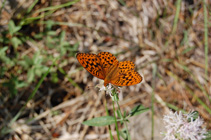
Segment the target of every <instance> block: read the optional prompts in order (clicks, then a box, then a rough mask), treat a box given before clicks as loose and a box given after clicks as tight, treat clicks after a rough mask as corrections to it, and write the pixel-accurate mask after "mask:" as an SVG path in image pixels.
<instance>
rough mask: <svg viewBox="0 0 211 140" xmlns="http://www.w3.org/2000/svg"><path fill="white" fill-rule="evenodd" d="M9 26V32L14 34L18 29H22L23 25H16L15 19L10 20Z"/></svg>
mask: <svg viewBox="0 0 211 140" xmlns="http://www.w3.org/2000/svg"><path fill="white" fill-rule="evenodd" d="M8 26H9V33H10V34H11V35H13V34H14V33H16V32H17V31H19V30H20V29H21V26H15V23H14V21H13V20H10V21H9V24H8Z"/></svg>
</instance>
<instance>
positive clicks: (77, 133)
mask: <svg viewBox="0 0 211 140" xmlns="http://www.w3.org/2000/svg"><path fill="white" fill-rule="evenodd" d="M65 2H66V1H64V0H62V1H56V0H53V1H52V3H51V5H52V6H54V5H61V3H65ZM192 2H193V3H192ZM210 4H211V2H210V1H208V3H207V8H208V23H209V24H208V29H209V30H210V22H209V21H210V18H211V17H210V12H211V11H210ZM49 5H50V3H49V2H48V1H45V0H42V1H41V2H40V3H39V4H37V5H36V6H35V8H34V9H33V10H38V9H41V8H44V7H48V6H49ZM175 5H176V3H175V2H174V1H173V0H170V1H165V0H149V1H143V0H139V1H138V0H130V1H126V5H125V6H123V5H121V4H120V3H119V2H118V1H115V0H106V1H105V0H97V1H95V0H82V1H80V2H77V3H76V4H74V5H72V6H69V7H66V8H61V9H58V10H56V11H55V12H53V14H52V15H50V16H46V17H45V18H42V19H41V20H40V21H39V22H40V23H39V24H31V25H30V29H31V30H29V29H28V28H29V27H26V30H25V31H24V32H25V33H26V34H28V35H29V36H31V37H33V35H34V34H36V33H38V32H43V30H44V28H45V26H46V25H45V24H42V21H46V20H53V21H55V22H60V24H58V25H54V26H53V29H52V30H54V31H56V32H57V33H58V34H59V33H60V32H61V31H66V34H65V40H66V41H68V42H69V43H70V44H75V43H77V42H79V47H78V51H79V52H91V53H95V54H97V53H98V52H101V51H109V52H111V53H113V54H114V55H116V57H117V59H118V60H119V61H125V60H130V61H133V62H134V63H135V64H136V69H137V71H138V72H139V73H140V74H141V75H142V76H143V77H144V81H143V82H142V83H141V84H138V85H135V86H130V87H123V88H122V90H123V93H122V94H121V95H119V97H120V105H121V109H122V110H126V111H128V112H129V111H130V110H131V108H133V107H134V106H135V105H137V104H143V105H144V106H146V107H151V94H152V92H153V90H154V93H155V99H156V102H155V129H154V130H155V138H154V139H155V140H158V139H161V138H162V136H161V135H160V131H162V128H161V126H163V124H162V121H161V119H162V115H164V114H166V113H168V112H169V110H170V109H175V108H178V109H183V110H185V111H191V110H196V111H198V112H199V114H200V116H201V117H202V118H204V120H205V125H206V127H207V128H208V129H210V128H211V123H210V122H211V114H210V113H209V112H208V110H206V109H205V107H203V105H202V104H200V102H199V100H198V99H200V100H201V101H202V102H203V103H204V104H205V105H206V106H208V108H209V109H211V101H210V100H209V98H208V97H206V94H207V95H209V97H210V96H211V80H210V79H211V74H210V73H211V68H210V67H208V77H206V75H205V67H206V66H205V56H204V40H203V39H204V20H203V19H204V16H203V6H202V2H201V1H197V0H194V1H191V0H189V1H182V3H181V10H180V13H179V17H178V23H177V28H176V31H175V32H174V33H172V28H173V22H174V18H175V13H176V6H175ZM19 6H20V7H21V8H25V7H24V3H20V5H19ZM17 9H18V8H11V5H10V4H6V6H5V8H4V9H3V10H2V15H1V20H0V24H1V25H3V26H2V27H3V28H2V29H1V30H4V29H6V28H7V24H8V21H9V19H10V18H13V17H16V16H17V13H16V10H17ZM20 11H21V10H20ZM10 12H11V13H12V14H11V13H10ZM40 14H42V13H40ZM32 16H33V17H36V16H38V15H36V14H34V15H32ZM210 45H211V35H210V33H209V32H208V46H210ZM55 47H56V46H55ZM37 50H45V51H46V52H47V53H46V54H45V55H44V54H43V57H44V58H45V57H47V56H57V55H58V52H57V51H56V50H55V49H54V48H51V49H49V48H48V47H47V46H46V44H45V42H44V41H43V40H39V41H37V42H31V41H30V40H29V41H27V42H26V43H25V44H23V45H22V46H20V47H19V48H18V50H17V51H18V52H19V54H20V55H27V56H29V57H32V56H33V55H34V53H35V52H36V51H37ZM210 50H211V49H210V48H209V52H208V62H209V66H211V52H210ZM9 53H10V52H8V54H9ZM51 64H52V62H49V61H47V62H46V63H45V65H46V66H50V65H51ZM80 67H81V66H80V65H79V63H78V62H77V59H76V58H75V57H74V56H71V57H69V56H68V55H65V56H63V57H62V58H60V59H59V60H58V61H57V68H54V69H53V70H55V72H56V73H58V77H59V80H58V82H57V83H53V82H51V77H50V76H48V77H46V79H45V80H44V82H43V83H42V85H41V87H40V88H39V90H38V91H37V93H36V96H35V97H34V98H33V99H32V100H31V101H30V102H28V103H27V105H26V108H25V110H24V112H23V113H22V115H21V116H20V117H19V119H18V120H17V121H15V123H13V125H12V129H13V130H14V132H12V133H9V134H7V135H6V136H4V137H5V138H4V139H16V140H18V139H22V140H23V139H26V140H30V139H42V140H44V139H58V140H64V139H71V140H74V139H77V140H78V139H80V140H83V139H85V140H95V139H100V140H103V139H109V133H108V128H107V127H88V126H85V125H83V124H82V122H83V121H85V120H87V119H91V118H93V117H99V116H103V115H106V112H105V108H104V100H105V99H106V100H107V102H108V106H109V110H111V113H112V106H111V105H112V104H111V99H110V97H109V96H107V95H105V94H104V93H101V92H99V91H98V89H97V88H95V85H97V84H98V83H99V81H100V80H99V79H97V78H95V77H93V76H92V75H90V74H89V73H88V72H87V71H86V70H85V69H82V68H80ZM153 67H155V69H156V71H157V74H156V77H155V78H153V74H152V71H153ZM18 68H19V66H18V65H17V66H14V67H13V68H11V69H10V70H9V71H8V72H7V73H6V75H7V76H8V75H10V73H14V72H15V71H16V70H17V69H18ZM58 68H62V69H63V70H64V71H65V72H66V73H67V75H66V76H64V75H63V74H62V73H61V72H60V71H59V70H58ZM7 76H6V78H9V77H10V76H8V77H7ZM19 76H20V79H21V80H27V75H26V73H24V72H22V73H21V74H20V75H19ZM6 78H3V79H2V80H1V83H2V82H3V80H5V79H6ZM38 80H39V79H38V78H37V80H35V81H34V82H32V83H31V84H30V86H29V87H26V88H21V89H19V90H18V95H17V97H16V98H15V99H10V98H9V97H4V99H3V100H1V101H4V102H2V103H1V104H0V108H1V111H0V124H1V127H3V126H6V125H7V124H8V123H9V121H10V120H11V119H12V118H13V117H14V116H15V114H16V113H17V111H19V110H20V108H21V107H22V106H23V104H24V103H25V101H26V100H27V98H28V96H29V95H30V93H31V92H32V91H33V89H34V88H35V86H36V85H37V82H38ZM70 81H72V82H70ZM153 84H154V87H153ZM0 88H1V91H0V93H1V94H2V95H5V94H9V91H8V89H7V88H4V87H2V86H0ZM153 88H154V89H153ZM150 116H151V112H147V113H146V114H143V115H142V114H141V115H140V116H137V117H134V118H131V120H130V123H129V127H130V130H129V131H130V133H131V135H132V139H134V140H141V139H143V140H148V139H150V137H151V136H150V135H151V134H150V133H149V132H150V131H151V127H150V126H151V119H149V118H150ZM31 118H33V120H32V121H30V122H29V123H26V121H28V120H29V119H31ZM143 126H144V127H143ZM111 129H112V132H113V135H116V132H115V127H114V126H112V127H111ZM2 138H3V137H2Z"/></svg>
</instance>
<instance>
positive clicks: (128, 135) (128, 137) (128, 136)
mask: <svg viewBox="0 0 211 140" xmlns="http://www.w3.org/2000/svg"><path fill="white" fill-rule="evenodd" d="M116 96H117V95H116ZM116 104H117V106H118V109H119V111H120V113H121V115H122V112H121V109H120V106H119V103H118V101H116ZM122 116H123V115H122ZM123 123H124V125H125V128H126V133H127V139H128V140H130V139H131V138H130V134H129V131H128V127H127V123H126V121H125V120H123Z"/></svg>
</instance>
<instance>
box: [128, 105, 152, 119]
mask: <svg viewBox="0 0 211 140" xmlns="http://www.w3.org/2000/svg"><path fill="white" fill-rule="evenodd" d="M148 110H149V108H146V107H144V106H142V105H137V106H136V107H134V108H133V109H132V111H131V112H130V116H135V115H139V114H141V113H143V112H146V111H148Z"/></svg>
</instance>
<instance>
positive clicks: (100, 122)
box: [83, 116, 115, 126]
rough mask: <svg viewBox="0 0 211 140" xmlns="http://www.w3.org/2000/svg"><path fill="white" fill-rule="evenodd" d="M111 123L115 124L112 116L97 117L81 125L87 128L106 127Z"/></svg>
mask: <svg viewBox="0 0 211 140" xmlns="http://www.w3.org/2000/svg"><path fill="white" fill-rule="evenodd" d="M113 123H115V118H114V117H112V116H102V117H97V118H93V119H91V120H88V121H85V122H83V124H85V125H88V126H106V125H110V124H113Z"/></svg>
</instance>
